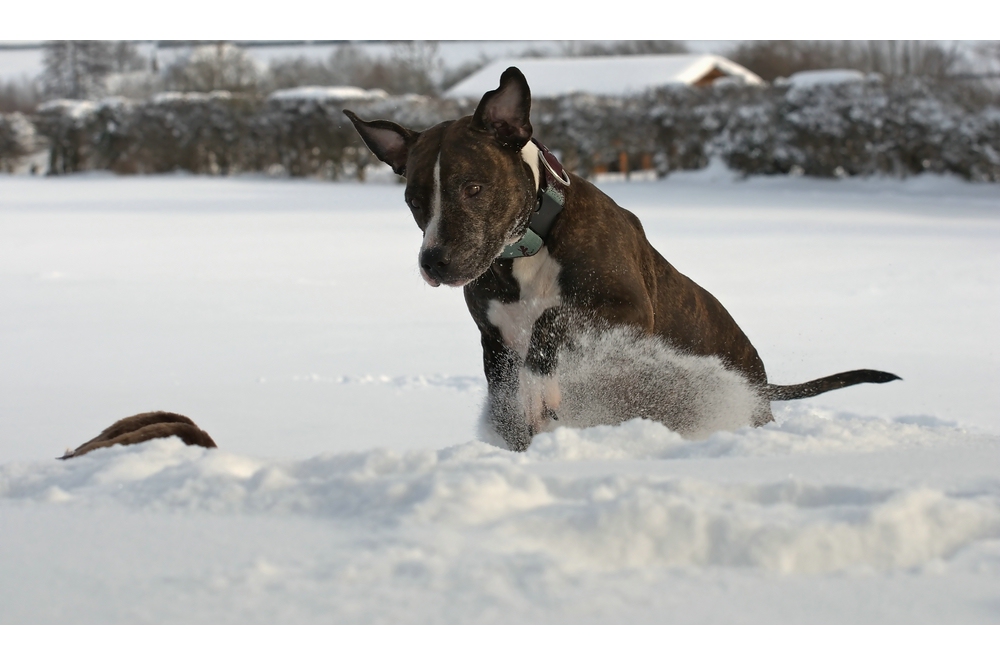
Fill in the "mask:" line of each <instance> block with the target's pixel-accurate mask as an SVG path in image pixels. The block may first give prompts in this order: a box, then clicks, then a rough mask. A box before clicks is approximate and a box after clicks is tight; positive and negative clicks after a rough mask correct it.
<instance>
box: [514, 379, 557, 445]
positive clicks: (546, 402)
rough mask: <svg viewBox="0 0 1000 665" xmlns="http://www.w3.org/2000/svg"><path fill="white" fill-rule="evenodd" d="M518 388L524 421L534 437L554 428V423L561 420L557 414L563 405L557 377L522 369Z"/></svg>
mask: <svg viewBox="0 0 1000 665" xmlns="http://www.w3.org/2000/svg"><path fill="white" fill-rule="evenodd" d="M518 388H519V393H520V397H521V405H522V407H523V409H524V419H525V422H526V423H527V424H528V430H529V432H530V433H531V434H532V435H534V434H537V433H538V432H544V431H546V430H547V429H549V428H550V427H551V426H552V421H554V420H559V417H558V416H557V415H556V412H557V411H558V409H559V406H560V405H561V404H562V392H561V391H560V390H559V382H558V381H557V380H556V377H555V375H552V374H547V375H541V374H535V373H534V372H532V371H530V370H528V369H522V370H521V376H520V385H519V387H518Z"/></svg>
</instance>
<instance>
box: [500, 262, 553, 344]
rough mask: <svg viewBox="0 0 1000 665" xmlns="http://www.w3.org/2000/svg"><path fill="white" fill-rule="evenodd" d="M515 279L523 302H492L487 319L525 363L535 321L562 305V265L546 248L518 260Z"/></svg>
mask: <svg viewBox="0 0 1000 665" xmlns="http://www.w3.org/2000/svg"><path fill="white" fill-rule="evenodd" d="M514 279H516V280H517V283H518V285H519V286H520V289H521V297H520V299H519V300H518V301H517V302H512V303H502V302H500V301H499V300H491V301H490V304H489V308H488V309H487V310H486V315H487V318H489V321H490V323H492V324H493V325H495V326H496V327H497V328H499V329H500V335H501V336H502V337H503V341H504V343H505V344H507V346H508V347H510V348H511V349H513V350H514V351H516V352H517V353H518V355H520V356H521V360H522V361H523V360H524V359H525V358H526V357H527V355H528V344H529V342H530V341H531V331H532V328H533V327H534V325H535V321H536V320H537V319H538V317H539V316H541V315H542V312H544V311H545V310H547V309H548V308H550V307H556V306H558V305H559V304H560V302H561V296H560V292H559V262H558V261H556V260H555V259H554V258H552V257H551V256H549V250H548V248H546V247H542V249H541V250H540V251H539V252H538V253H537V254H535V255H534V256H528V257H525V258H521V259H515V260H514Z"/></svg>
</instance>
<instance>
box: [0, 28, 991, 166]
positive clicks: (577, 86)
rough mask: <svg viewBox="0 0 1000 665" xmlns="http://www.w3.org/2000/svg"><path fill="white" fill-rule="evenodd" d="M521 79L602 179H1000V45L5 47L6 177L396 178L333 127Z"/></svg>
mask: <svg viewBox="0 0 1000 665" xmlns="http://www.w3.org/2000/svg"><path fill="white" fill-rule="evenodd" d="M509 65H517V66H518V67H520V68H521V69H522V71H524V72H525V74H526V76H527V78H528V81H529V84H530V85H531V86H532V93H533V113H532V121H533V123H534V126H535V133H536V136H538V137H540V138H541V140H543V141H544V142H545V143H546V144H547V145H548V146H549V147H550V148H551V149H553V150H554V151H556V152H557V154H558V155H559V156H560V157H561V158H562V159H563V161H564V163H565V164H566V165H567V166H568V167H569V168H570V169H572V170H574V171H577V172H578V173H580V174H582V175H584V176H587V177H590V178H592V179H595V180H600V179H655V178H663V177H666V176H667V175H668V174H670V173H671V172H674V171H678V170H692V169H701V168H704V167H705V166H707V165H708V163H709V162H710V161H711V160H713V159H718V160H721V161H723V162H724V163H725V164H726V165H727V166H728V167H729V168H731V169H733V170H736V171H737V172H740V173H743V174H747V175H750V174H778V173H790V174H793V175H802V174H804V175H814V176H822V177H831V178H841V177H848V176H855V175H873V174H890V175H896V176H900V177H905V176H907V175H912V174H918V173H924V172H932V173H953V174H957V175H959V176H961V177H962V178H964V179H967V180H970V181H974V182H982V181H993V182H995V181H997V180H1000V41H920V40H905V41H898V40H897V41H892V40H875V41H872V40H866V41H805V40H798V41H796V40H784V41H635V40H633V41H442V42H435V41H230V42H224V41H215V42H212V41H47V42H28V41H20V42H11V41H8V42H0V171H3V172H9V173H33V174H38V175H55V174H62V173H72V172H79V171H95V170H103V171H112V172H115V173H122V174H131V173H165V172H172V171H178V170H180V171H187V172H192V173H203V174H223V175H225V174H234V173H265V174H269V175H272V176H276V177H280V176H284V177H287V176H292V177H310V178H318V179H327V180H365V179H368V178H373V177H374V178H378V179H382V180H385V179H392V178H393V177H394V176H392V175H391V174H390V173H387V172H386V171H385V169H384V168H383V167H382V166H381V165H379V164H375V163H373V160H372V158H371V157H370V155H369V153H368V151H367V150H364V149H362V147H363V146H361V144H360V141H359V140H358V139H357V138H356V135H355V133H354V131H353V129H352V128H351V126H350V123H348V122H346V119H345V118H344V116H343V115H342V113H341V109H343V108H344V107H345V106H349V107H350V108H352V109H353V110H354V111H356V112H357V113H359V115H361V116H362V117H367V118H372V117H385V118H392V119H394V120H396V121H398V122H401V123H403V124H406V125H408V126H411V127H414V128H417V129H422V128H425V127H428V126H431V125H433V124H435V123H437V122H440V121H442V120H445V119H448V118H453V117H456V116H457V115H460V114H464V113H470V112H471V111H472V110H473V109H474V107H475V104H476V103H477V102H478V99H479V97H480V96H481V95H482V94H483V92H485V91H487V90H489V89H492V88H493V87H495V85H496V82H497V80H498V77H499V73H500V72H501V71H503V69H504V68H506V67H507V66H509Z"/></svg>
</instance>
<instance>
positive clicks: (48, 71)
mask: <svg viewBox="0 0 1000 665" xmlns="http://www.w3.org/2000/svg"><path fill="white" fill-rule="evenodd" d="M112 51H113V46H112V43H111V42H104V41H57V42H48V43H47V44H46V45H45V50H44V54H43V60H42V62H43V65H44V71H43V72H42V87H43V89H44V91H45V95H46V96H47V97H50V98H53V97H67V98H70V99H91V98H94V97H97V96H100V95H101V94H102V93H103V92H104V78H105V77H106V76H107V75H108V74H110V73H111V72H112V71H113V56H112Z"/></svg>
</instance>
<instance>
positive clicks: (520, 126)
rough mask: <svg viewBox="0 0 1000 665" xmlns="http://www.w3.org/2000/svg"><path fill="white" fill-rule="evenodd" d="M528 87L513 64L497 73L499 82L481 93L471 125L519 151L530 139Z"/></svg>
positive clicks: (529, 92)
mask: <svg viewBox="0 0 1000 665" xmlns="http://www.w3.org/2000/svg"><path fill="white" fill-rule="evenodd" d="M530 112H531V90H530V89H528V81H527V80H525V78H524V74H522V73H521V70H520V69H518V68H517V67H508V68H507V71H505V72H504V73H503V74H501V75H500V85H499V87H497V89H496V90H491V91H490V92H487V93H486V94H485V95H483V98H482V99H481V100H480V101H479V106H478V107H477V108H476V113H475V115H473V116H472V125H473V126H474V127H476V128H477V129H484V130H486V131H488V132H490V133H492V134H493V135H494V136H495V137H496V139H497V140H498V141H500V143H502V144H503V145H504V146H506V147H508V148H516V149H518V150H520V149H521V148H523V147H524V144H525V143H527V142H528V141H529V140H530V139H531V121H530V120H528V116H529V114H530Z"/></svg>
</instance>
